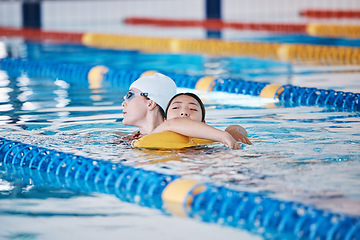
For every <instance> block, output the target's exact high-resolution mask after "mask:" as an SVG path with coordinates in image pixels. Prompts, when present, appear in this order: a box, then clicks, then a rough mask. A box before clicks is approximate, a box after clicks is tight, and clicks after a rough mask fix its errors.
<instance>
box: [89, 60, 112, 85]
mask: <svg viewBox="0 0 360 240" xmlns="http://www.w3.org/2000/svg"><path fill="white" fill-rule="evenodd" d="M108 71H109V68H107V67H106V66H102V65H100V66H95V67H93V68H91V69H90V71H89V73H88V81H89V87H90V89H96V88H101V87H102V82H103V78H104V74H105V73H107V72H108Z"/></svg>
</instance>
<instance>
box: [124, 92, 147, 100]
mask: <svg viewBox="0 0 360 240" xmlns="http://www.w3.org/2000/svg"><path fill="white" fill-rule="evenodd" d="M148 95H149V94H148V93H137V92H134V91H128V92H127V94H126V95H125V96H124V100H126V99H127V100H131V99H132V98H133V97H135V96H143V97H147V96H148Z"/></svg>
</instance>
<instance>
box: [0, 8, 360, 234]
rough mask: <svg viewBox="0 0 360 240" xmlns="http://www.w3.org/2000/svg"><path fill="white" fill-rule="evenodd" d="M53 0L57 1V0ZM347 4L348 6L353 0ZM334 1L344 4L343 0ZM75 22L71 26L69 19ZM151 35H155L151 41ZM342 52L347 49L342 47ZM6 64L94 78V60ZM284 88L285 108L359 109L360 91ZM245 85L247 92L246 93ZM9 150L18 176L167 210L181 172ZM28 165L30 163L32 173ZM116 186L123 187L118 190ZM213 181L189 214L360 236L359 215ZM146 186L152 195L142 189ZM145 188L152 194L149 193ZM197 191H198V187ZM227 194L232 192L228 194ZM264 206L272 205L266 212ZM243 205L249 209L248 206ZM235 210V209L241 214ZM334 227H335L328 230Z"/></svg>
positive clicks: (114, 72)
mask: <svg viewBox="0 0 360 240" xmlns="http://www.w3.org/2000/svg"><path fill="white" fill-rule="evenodd" d="M225 2H229V1H225ZM305 2H306V1H305ZM48 3H49V4H50V2H48ZM48 3H47V4H48ZM333 3H334V2H333ZM11 4H13V3H11ZM15 4H17V3H15ZM344 4H345V5H346V3H344ZM354 4H355V2H351V1H350V5H354ZM248 5H250V4H248ZM274 5H276V4H274ZM295 5H296V4H295ZM350 5H349V6H350ZM331 6H332V7H336V6H335V4H332V5H331ZM355 6H356V5H355ZM269 16H270V15H269ZM57 27H58V28H59V27H61V25H60V24H57ZM69 27H70V24H69V25H68V28H69ZM145 41H147V40H146V39H145ZM337 50H338V51H342V50H340V49H337ZM351 59H353V58H351ZM356 59H357V57H356ZM1 67H2V69H3V70H6V72H7V73H8V74H9V75H10V76H11V77H15V78H16V77H18V76H19V75H21V74H23V73H26V74H27V75H28V76H29V77H46V78H53V79H56V78H58V77H60V78H64V79H67V80H68V81H69V82H70V84H82V83H84V84H87V82H88V72H89V71H90V69H92V67H94V66H93V65H87V64H63V63H62V64H59V63H57V62H53V63H44V62H41V59H40V61H37V60H33V59H26V60H20V59H12V58H5V59H2V60H1ZM140 74H141V71H138V70H128V69H126V70H119V69H110V71H109V72H107V73H105V74H104V75H103V78H104V83H105V84H110V85H114V86H121V87H124V88H126V86H128V85H129V84H130V82H131V81H132V80H134V79H136V77H137V76H139V75H140ZM169 75H171V77H173V78H174V79H175V80H176V81H177V84H178V85H179V86H182V87H187V88H194V87H195V84H196V83H197V82H198V81H199V79H200V78H201V77H202V76H199V75H196V76H192V75H188V74H176V73H171V72H169ZM115 76H116V77H115ZM79 79H82V81H81V82H78V80H79ZM116 79H119V80H116ZM124 79H125V81H124ZM111 81H113V82H111ZM212 83H213V84H214V86H213V90H214V91H224V92H229V93H243V94H250V95H255V96H257V95H259V94H260V91H261V89H263V88H264V87H265V86H266V85H267V82H257V81H238V80H236V81H235V80H234V79H231V78H225V79H224V78H217V79H216V78H215V79H214V81H213V82H212ZM283 88H284V91H283V92H281V93H280V92H279V95H278V97H279V100H280V102H279V103H278V104H280V105H283V106H285V107H294V106H319V107H324V106H325V107H328V108H330V109H333V110H334V109H335V110H336V111H349V112H357V111H359V94H358V93H356V92H349V91H345V92H343V91H335V90H326V88H325V87H323V88H308V87H297V86H292V85H283ZM239 89H241V90H242V91H243V92H238V91H239ZM1 149H2V154H3V157H2V159H3V164H4V165H3V166H2V167H5V168H6V169H7V170H6V171H8V172H9V173H11V175H12V176H14V177H15V178H16V177H20V178H24V179H25V181H26V179H31V181H34V182H36V183H35V184H40V185H48V186H53V187H57V188H59V187H60V188H62V187H63V188H70V189H74V190H76V191H84V192H87V191H99V192H105V193H110V194H115V195H116V196H118V197H119V198H120V199H122V200H125V201H130V202H136V203H140V204H141V205H145V206H152V207H155V208H162V201H161V200H160V199H159V194H160V193H161V192H162V190H163V189H164V187H166V186H167V184H168V182H169V181H172V180H174V179H176V178H177V177H178V176H173V175H162V174H159V173H156V172H147V171H145V170H144V171H143V170H138V169H136V170H135V169H132V168H128V167H125V166H122V165H121V164H119V165H116V166H114V165H112V164H108V163H106V162H105V161H98V160H94V159H86V160H83V159H82V157H76V156H73V155H67V154H66V153H62V152H57V151H54V150H50V149H45V148H39V147H36V146H33V145H28V144H24V143H20V142H17V141H11V140H6V139H2V148H1ZM59 159H60V160H59ZM79 159H80V160H79ZM90 163H91V164H90ZM22 165H23V166H25V170H24V168H23V167H20V168H19V167H18V166H22ZM70 166H71V167H70ZM27 168H29V169H30V171H29V172H28V171H27ZM32 169H33V170H32ZM42 172H43V173H42ZM123 172H124V173H123ZM121 173H123V174H121ZM102 174H109V175H106V176H107V177H106V176H105V178H106V179H107V180H106V182H103V179H104V176H103V175H102ZM117 174H120V175H117ZM144 176H149V177H148V178H147V177H144ZM67 177H68V178H67ZM142 177H144V178H142ZM140 178H141V179H140ZM153 178H154V179H156V180H154V179H153ZM110 179H111V180H110ZM115 179H116V180H115ZM129 179H130V180H129ZM145 179H149V180H148V181H149V182H151V183H153V184H154V185H152V186H145V185H144V184H145ZM156 181H160V183H155V182H156ZM97 184H99V185H97ZM115 185H116V188H117V190H116V189H115V190H114V186H115ZM205 185H206V187H207V190H206V191H204V192H203V193H201V194H199V195H194V196H193V197H194V200H193V202H192V203H193V206H192V207H193V209H194V212H191V211H190V212H188V213H187V214H188V215H189V216H194V217H196V218H200V219H203V220H204V221H207V222H219V223H224V224H226V225H231V226H237V227H238V226H239V227H241V228H245V229H249V230H251V231H255V232H258V233H261V234H263V235H264V236H265V237H266V236H267V237H270V236H279V238H282V237H284V236H288V237H289V238H303V237H304V238H305V237H308V238H324V239H325V238H328V239H332V238H339V239H342V238H343V239H358V238H359V236H358V234H359V220H358V218H357V217H352V216H348V215H342V214H333V213H331V212H330V213H329V212H326V211H325V212H324V211H323V210H319V209H316V208H315V209H314V208H312V207H311V206H306V205H304V204H301V203H292V202H284V201H279V200H276V199H271V198H270V199H269V198H264V196H263V195H257V194H253V193H251V192H240V191H235V190H232V189H227V188H225V187H221V186H220V187H219V186H213V185H212V184H205ZM84 186H85V187H84ZM119 188H120V189H127V190H128V191H125V192H123V191H119ZM104 189H105V190H104ZM143 190H144V191H145V193H143V192H142V191H143ZM114 191H115V193H114ZM134 191H135V193H134ZM142 194H144V195H145V196H146V197H145V198H142V196H143V195H142ZM189 195H192V193H191V191H190V192H189ZM149 196H151V197H154V198H155V199H156V200H153V199H152V198H149ZM224 196H227V197H226V198H224ZM204 199H205V200H204ZM220 199H221V200H220ZM237 204H239V205H237ZM264 208H266V209H270V210H269V211H264V210H263V209H264ZM214 209H217V210H218V211H219V212H216V213H214V212H212V211H214ZM243 209H246V210H248V211H243ZM196 211H199V212H196ZM232 214H235V216H234V215H232ZM214 216H215V217H214ZM277 217H278V218H277ZM328 229H330V230H329V231H324V230H328ZM264 232H265V234H264ZM277 234H279V235H277Z"/></svg>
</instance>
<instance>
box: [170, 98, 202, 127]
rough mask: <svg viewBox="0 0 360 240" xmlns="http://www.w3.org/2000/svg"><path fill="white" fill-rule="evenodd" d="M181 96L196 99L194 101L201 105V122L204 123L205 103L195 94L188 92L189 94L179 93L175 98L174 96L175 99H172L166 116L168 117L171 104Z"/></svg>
mask: <svg viewBox="0 0 360 240" xmlns="http://www.w3.org/2000/svg"><path fill="white" fill-rule="evenodd" d="M181 95H186V96H189V97H192V98H194V99H195V100H196V101H197V102H198V103H199V105H200V108H201V121H202V122H204V121H205V107H204V103H203V102H202V101H201V99H200V98H199V97H198V96H197V95H196V94H194V93H189V92H187V93H178V94H176V95H175V96H173V97H172V98H171V99H170V101H169V103H168V105H167V106H166V110H165V115H167V113H168V110H169V107H170V104H171V102H172V101H173V100H174V99H175V98H176V97H178V96H181Z"/></svg>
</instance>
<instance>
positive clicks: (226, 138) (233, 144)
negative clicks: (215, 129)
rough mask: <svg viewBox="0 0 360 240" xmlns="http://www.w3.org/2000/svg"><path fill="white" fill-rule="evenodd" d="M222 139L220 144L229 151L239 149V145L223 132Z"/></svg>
mask: <svg viewBox="0 0 360 240" xmlns="http://www.w3.org/2000/svg"><path fill="white" fill-rule="evenodd" d="M223 133H224V135H223V139H222V141H221V143H223V144H225V146H227V147H228V148H230V149H240V148H241V145H240V144H239V143H238V142H237V141H236V140H235V139H234V138H233V137H232V136H231V134H230V133H228V132H223Z"/></svg>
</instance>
